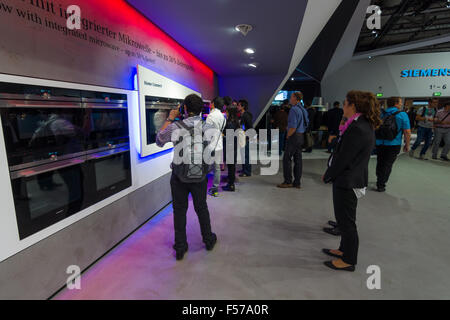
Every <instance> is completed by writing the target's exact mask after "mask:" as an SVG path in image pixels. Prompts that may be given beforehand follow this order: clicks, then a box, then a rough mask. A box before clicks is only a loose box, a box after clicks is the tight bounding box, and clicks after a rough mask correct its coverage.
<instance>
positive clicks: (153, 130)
mask: <svg viewBox="0 0 450 320" xmlns="http://www.w3.org/2000/svg"><path fill="white" fill-rule="evenodd" d="M170 110H171V108H157V107H147V108H146V110H145V120H146V122H147V144H153V143H156V136H157V135H158V132H159V131H160V130H161V128H162V126H163V125H164V122H166V119H167V118H168V117H169V113H170Z"/></svg>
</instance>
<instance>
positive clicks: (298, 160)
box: [283, 133, 305, 186]
mask: <svg viewBox="0 0 450 320" xmlns="http://www.w3.org/2000/svg"><path fill="white" fill-rule="evenodd" d="M304 141H305V136H304V134H302V133H295V134H294V135H292V136H291V137H290V138H289V139H288V140H287V142H286V150H285V151H284V156H283V174H284V183H287V184H291V183H293V184H294V185H295V186H300V184H301V179H302V171H303V161H302V149H303V144H304ZM292 159H294V182H292Z"/></svg>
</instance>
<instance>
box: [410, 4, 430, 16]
mask: <svg viewBox="0 0 450 320" xmlns="http://www.w3.org/2000/svg"><path fill="white" fill-rule="evenodd" d="M432 3H433V0H422V1H420V2H419V6H417V7H416V9H415V10H414V13H415V14H416V15H417V14H420V13H421V12H423V11H425V10H427V9H428V8H429V7H430V6H431V4H432Z"/></svg>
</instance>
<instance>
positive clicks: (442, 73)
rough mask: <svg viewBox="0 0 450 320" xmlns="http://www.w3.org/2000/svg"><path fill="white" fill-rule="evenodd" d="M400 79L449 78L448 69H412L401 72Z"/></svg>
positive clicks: (449, 70)
mask: <svg viewBox="0 0 450 320" xmlns="http://www.w3.org/2000/svg"><path fill="white" fill-rule="evenodd" d="M401 77H402V78H431V77H450V69H447V68H444V69H414V70H403V71H402V72H401Z"/></svg>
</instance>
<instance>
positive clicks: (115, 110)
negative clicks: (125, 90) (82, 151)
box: [86, 105, 129, 150]
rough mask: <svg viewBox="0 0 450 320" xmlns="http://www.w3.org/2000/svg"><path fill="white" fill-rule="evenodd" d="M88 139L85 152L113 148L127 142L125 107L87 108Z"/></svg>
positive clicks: (126, 110)
mask: <svg viewBox="0 0 450 320" xmlns="http://www.w3.org/2000/svg"><path fill="white" fill-rule="evenodd" d="M86 118H88V119H89V138H88V145H87V150H96V149H102V148H113V147H115V146H118V145H123V144H126V143H128V142H129V133H128V109H127V108H126V107H120V106H118V107H106V106H100V105H95V106H88V107H87V108H86Z"/></svg>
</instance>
